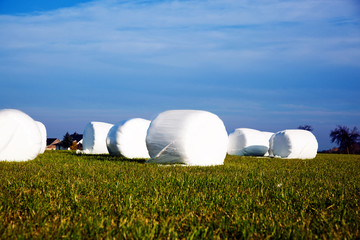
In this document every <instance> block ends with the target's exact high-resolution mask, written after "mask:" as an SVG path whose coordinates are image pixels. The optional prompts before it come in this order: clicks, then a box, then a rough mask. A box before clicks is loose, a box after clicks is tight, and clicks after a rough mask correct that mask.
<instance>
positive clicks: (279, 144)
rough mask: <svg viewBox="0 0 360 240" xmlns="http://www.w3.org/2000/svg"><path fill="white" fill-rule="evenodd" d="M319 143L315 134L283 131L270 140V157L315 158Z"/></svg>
mask: <svg viewBox="0 0 360 240" xmlns="http://www.w3.org/2000/svg"><path fill="white" fill-rule="evenodd" d="M317 150H318V142H317V140H316V137H315V136H314V134H312V133H311V132H310V131H306V130H301V129H290V130H283V131H280V132H277V133H275V134H274V135H273V136H272V137H271V138H270V151H269V152H270V155H271V156H274V157H281V158H300V159H311V158H315V157H316V154H317Z"/></svg>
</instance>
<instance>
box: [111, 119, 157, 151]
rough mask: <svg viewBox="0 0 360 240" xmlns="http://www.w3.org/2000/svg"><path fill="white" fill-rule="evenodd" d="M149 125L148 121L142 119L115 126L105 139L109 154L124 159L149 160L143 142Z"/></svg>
mask: <svg viewBox="0 0 360 240" xmlns="http://www.w3.org/2000/svg"><path fill="white" fill-rule="evenodd" d="M149 125H150V121H149V120H146V119H142V118H133V119H130V120H127V121H125V122H122V123H117V124H115V125H114V126H113V127H112V128H111V129H110V131H109V133H108V135H107V138H106V145H107V148H108V151H109V153H110V154H111V155H116V156H124V157H126V158H150V156H149V153H148V150H147V147H146V142H145V139H146V133H147V130H148V128H149Z"/></svg>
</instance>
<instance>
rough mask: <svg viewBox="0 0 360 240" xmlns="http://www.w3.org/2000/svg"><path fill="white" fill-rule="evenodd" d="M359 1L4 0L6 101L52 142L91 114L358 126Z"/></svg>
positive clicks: (1, 69) (321, 134)
mask: <svg viewBox="0 0 360 240" xmlns="http://www.w3.org/2000/svg"><path fill="white" fill-rule="evenodd" d="M359 93H360V4H359V2H358V1H350V0H332V1H328V0H311V1H310V0H300V1H286V0H266V1H250V0H249V1H232V0H221V1H205V0H204V1H194V0H187V1H116V0H102V1H69V0H67V1H43V0H35V1H24V0H19V1H16V0H0V108H16V109H20V110H22V111H24V112H26V113H27V114H29V115H30V116H32V117H33V118H34V119H36V120H39V121H41V122H43V123H44V124H45V125H46V127H47V131H48V137H58V138H62V137H63V135H64V134H65V133H66V132H67V131H68V132H70V133H72V132H74V131H77V132H82V131H83V129H84V127H85V125H86V123H87V122H89V121H105V122H110V123H116V122H119V121H123V120H125V119H128V118H133V117H143V118H147V119H151V118H153V117H155V116H156V115H157V114H158V113H160V112H162V111H165V110H169V109H201V110H207V111H210V112H213V113H215V114H217V115H218V116H219V117H220V118H221V119H222V120H223V121H224V123H225V126H226V128H227V130H228V132H231V131H233V130H234V129H235V128H239V127H249V128H255V129H259V130H264V131H273V132H276V131H279V130H283V129H289V128H297V127H298V126H299V125H304V124H310V125H312V126H313V127H314V134H315V136H316V137H317V139H318V141H319V148H320V149H328V148H330V147H332V146H334V144H331V143H330V140H329V133H330V130H332V129H334V128H335V127H336V126H337V125H346V126H349V127H351V128H352V127H354V126H357V127H360V100H359V99H360V98H359V95H360V94H359Z"/></svg>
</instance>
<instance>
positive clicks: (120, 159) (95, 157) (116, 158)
mask: <svg viewBox="0 0 360 240" xmlns="http://www.w3.org/2000/svg"><path fill="white" fill-rule="evenodd" d="M66 154H68V155H71V156H76V157H78V158H81V159H84V160H86V161H91V160H96V161H113V162H136V163H141V164H145V162H146V160H147V159H145V158H126V157H123V156H112V155H110V154H84V153H80V154H78V153H76V152H74V151H71V152H70V151H69V152H66Z"/></svg>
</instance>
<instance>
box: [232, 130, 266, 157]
mask: <svg viewBox="0 0 360 240" xmlns="http://www.w3.org/2000/svg"><path fill="white" fill-rule="evenodd" d="M272 134H273V133H270V132H261V131H258V130H255V129H250V128H237V129H235V130H234V132H232V133H231V134H230V135H229V144H228V150H227V152H228V154H229V155H238V156H264V155H266V154H267V152H268V150H269V139H270V137H271V135H272Z"/></svg>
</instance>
